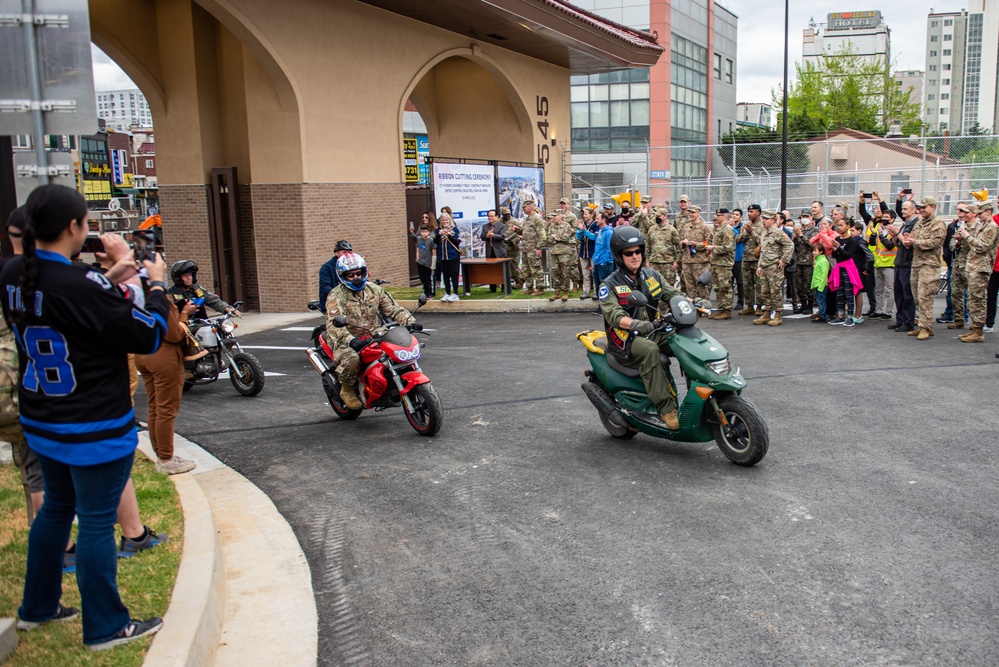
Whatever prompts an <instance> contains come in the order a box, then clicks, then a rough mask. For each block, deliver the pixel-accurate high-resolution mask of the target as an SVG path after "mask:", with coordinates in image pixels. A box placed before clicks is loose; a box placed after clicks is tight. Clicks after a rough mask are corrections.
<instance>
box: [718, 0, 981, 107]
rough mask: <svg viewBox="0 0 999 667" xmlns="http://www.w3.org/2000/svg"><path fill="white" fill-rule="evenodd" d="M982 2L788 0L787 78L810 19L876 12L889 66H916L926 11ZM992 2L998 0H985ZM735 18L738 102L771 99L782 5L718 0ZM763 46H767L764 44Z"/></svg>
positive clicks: (775, 0) (778, 73)
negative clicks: (887, 35) (884, 30)
mask: <svg viewBox="0 0 999 667" xmlns="http://www.w3.org/2000/svg"><path fill="white" fill-rule="evenodd" d="M981 1H982V0H964V1H963V2H962V1H961V0H937V1H936V2H926V1H925V0H871V1H870V2H863V1H860V2H858V1H856V0H850V1H849V2H843V1H842V0H836V1H835V2H833V1H831V0H810V1H809V2H804V1H803V0H791V2H790V5H791V13H790V16H789V19H788V33H789V35H790V39H789V41H788V46H789V53H788V61H789V62H790V66H789V69H788V77H789V78H790V80H792V81H793V80H794V63H795V62H801V33H802V31H803V30H804V29H805V28H807V27H808V23H809V20H810V19H812V18H814V19H815V22H816V23H825V21H826V15H827V14H829V13H832V12H843V11H851V12H852V11H868V10H880V11H881V16H882V17H883V19H884V22H885V23H887V24H888V28H889V29H891V57H892V61H893V69H914V70H921V69H923V68H924V67H925V62H926V15H927V14H929V13H930V9H931V8H932V9H933V10H934V11H937V12H947V11H957V10H959V9H966V8H968V7H969V6H971V5H972V4H973V3H980V2H981ZM988 1H989V2H996V1H999V0H988ZM718 4H720V5H722V6H723V7H725V8H726V9H728V10H729V11H731V12H732V13H734V14H735V15H736V16H738V17H739V59H738V66H737V69H736V76H737V79H738V80H737V82H736V85H737V88H738V90H737V95H738V97H739V101H740V102H770V91H771V89H776V88H777V87H778V86H779V85H780V84H781V79H782V78H783V76H784V3H783V2H781V1H780V0H720V1H719V2H718ZM763 45H772V46H769V47H768V48H764V46H763Z"/></svg>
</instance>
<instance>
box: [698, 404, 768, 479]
mask: <svg viewBox="0 0 999 667" xmlns="http://www.w3.org/2000/svg"><path fill="white" fill-rule="evenodd" d="M718 407H720V408H721V410H722V413H724V415H725V421H727V422H728V424H727V425H725V426H723V425H722V424H721V423H719V422H718V421H717V418H715V420H713V422H712V428H713V430H714V434H715V442H716V443H718V449H720V450H721V451H722V454H724V455H725V457H726V458H727V459H728V460H729V461H731V462H732V463H735V464H736V465H740V466H752V465H756V464H757V463H759V462H760V461H762V460H763V457H764V456H766V455H767V450H768V449H769V448H770V432H769V430H768V429H767V423H766V422H765V421H763V415H762V414H760V411H759V410H758V409H757V408H756V406H755V405H753V403H752V402H750V401H749V400H747V399H745V398H743V397H741V396H735V395H731V396H726V397H725V398H723V399H721V400H720V401H718Z"/></svg>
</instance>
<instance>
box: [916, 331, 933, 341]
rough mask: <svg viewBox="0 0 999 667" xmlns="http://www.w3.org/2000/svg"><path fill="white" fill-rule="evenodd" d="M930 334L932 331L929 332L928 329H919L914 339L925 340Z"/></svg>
mask: <svg viewBox="0 0 999 667" xmlns="http://www.w3.org/2000/svg"><path fill="white" fill-rule="evenodd" d="M932 335H933V333H932V332H930V330H929V329H920V330H919V335H918V336H916V340H927V339H929V337H930V336H932Z"/></svg>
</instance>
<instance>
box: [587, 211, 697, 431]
mask: <svg viewBox="0 0 999 667" xmlns="http://www.w3.org/2000/svg"><path fill="white" fill-rule="evenodd" d="M610 247H611V254H612V255H613V256H614V265H615V267H616V269H615V271H614V272H613V273H612V274H610V275H609V276H608V277H607V279H606V280H604V281H603V282H602V283H600V288H599V292H598V293H597V297H598V298H599V299H600V310H601V311H602V312H603V316H604V327H605V328H606V331H607V352H608V353H609V354H613V355H614V356H615V357H616V358H617V359H619V360H620V361H621V363H623V364H624V365H625V366H630V367H631V368H637V369H638V370H639V372H641V374H642V382H643V383H644V384H645V389H646V391H647V392H648V394H649V400H651V401H652V402H653V403H655V404H656V406H658V409H659V417H660V418H661V419H662V420H663V423H664V424H666V427H667V428H669V429H673V430H675V429H678V428H679V427H680V421H679V419H678V418H677V411H676V396H674V395H673V392H672V391H671V390H670V386H669V381H668V379H667V377H666V369H665V368H663V365H662V362H661V360H660V359H659V354H660V352H662V353H664V354H669V353H670V347H669V343H667V342H666V341H667V337H666V334H665V333H662V332H659V333H656V334H653V335H652V336H651V338H641V336H647V335H648V334H650V333H651V332H652V329H653V324H652V322H651V320H652V319H654V318H655V315H656V311H657V310H658V308H659V301H660V300H666V301H668V300H669V299H671V298H672V297H674V296H676V295H677V294H682V292H681V291H680V290H678V289H677V288H675V287H673V286H672V285H670V284H668V283H667V282H666V281H665V280H663V277H662V276H661V275H660V274H659V272H658V271H656V270H655V269H651V268H648V267H643V266H642V265H643V264H644V263H645V237H644V236H643V235H642V232H640V231H639V230H638V229H636V228H634V227H631V226H628V225H625V226H623V227H618V228H616V229H615V230H614V233H613V235H612V236H611V240H610ZM633 290H634V291H639V292H641V293H642V294H644V295H645V298H646V299H648V301H649V305H648V306H629V305H628V295H629V294H630V293H631V292H632V291H633Z"/></svg>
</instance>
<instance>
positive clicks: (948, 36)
mask: <svg viewBox="0 0 999 667" xmlns="http://www.w3.org/2000/svg"><path fill="white" fill-rule="evenodd" d="M953 39H954V35H949V34H948V35H944V41H945V42H949V41H951V40H953Z"/></svg>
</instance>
